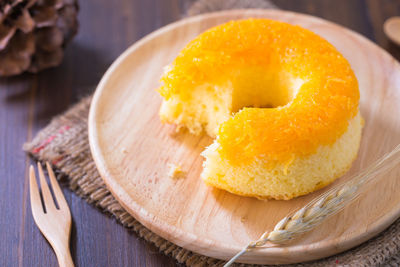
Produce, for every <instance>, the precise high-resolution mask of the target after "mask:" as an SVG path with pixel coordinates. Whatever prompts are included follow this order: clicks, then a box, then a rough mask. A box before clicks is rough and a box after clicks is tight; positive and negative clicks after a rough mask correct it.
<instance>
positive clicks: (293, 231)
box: [224, 145, 400, 267]
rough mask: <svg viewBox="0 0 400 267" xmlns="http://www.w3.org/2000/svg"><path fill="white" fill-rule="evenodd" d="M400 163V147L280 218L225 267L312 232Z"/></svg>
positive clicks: (225, 266)
mask: <svg viewBox="0 0 400 267" xmlns="http://www.w3.org/2000/svg"><path fill="white" fill-rule="evenodd" d="M399 162H400V145H398V146H396V148H395V149H393V150H392V151H391V152H389V153H388V154H385V155H384V156H383V157H382V158H380V159H379V160H377V161H376V162H375V163H373V164H371V165H370V166H369V167H368V168H366V169H365V170H363V171H362V172H360V173H359V174H356V175H354V176H353V177H351V178H350V179H349V181H348V182H346V183H343V184H339V185H337V186H335V187H333V188H332V189H330V190H328V191H327V192H325V193H324V194H322V195H321V196H319V197H318V198H316V199H314V200H313V201H311V202H310V203H308V204H307V205H306V206H304V207H303V208H301V209H300V210H298V211H296V212H294V213H292V214H291V215H288V216H286V217H285V218H283V219H282V220H281V221H280V222H278V223H277V224H276V226H275V228H274V230H272V231H271V232H265V233H264V234H263V235H262V236H261V237H260V238H259V239H258V240H256V241H254V242H251V243H250V244H248V245H247V246H246V247H245V248H243V249H242V250H241V251H240V252H239V253H237V254H236V255H235V256H234V257H233V258H232V259H231V260H229V261H228V262H227V263H226V264H225V265H224V267H228V266H230V265H231V264H232V263H233V262H234V261H235V260H237V259H238V258H239V257H240V256H242V255H243V254H245V253H246V252H248V251H250V250H252V249H254V248H257V247H262V246H264V245H265V244H266V243H273V244H283V243H286V242H288V241H290V240H292V239H294V238H295V237H296V236H298V235H300V234H302V233H304V232H307V231H310V230H312V229H313V228H314V227H315V226H317V225H318V224H320V223H321V222H322V221H323V220H324V219H326V218H327V217H329V216H332V215H334V214H335V213H337V212H339V211H340V210H342V209H343V208H344V207H345V206H347V205H348V204H349V203H351V202H352V201H354V200H355V199H356V198H357V197H358V196H360V194H361V193H362V192H363V189H365V188H366V186H364V185H366V184H367V183H369V182H370V181H372V180H373V179H372V178H374V177H376V176H377V175H382V174H384V173H385V172H387V171H389V170H390V169H392V168H393V167H394V166H396V165H397V164H398V163H399Z"/></svg>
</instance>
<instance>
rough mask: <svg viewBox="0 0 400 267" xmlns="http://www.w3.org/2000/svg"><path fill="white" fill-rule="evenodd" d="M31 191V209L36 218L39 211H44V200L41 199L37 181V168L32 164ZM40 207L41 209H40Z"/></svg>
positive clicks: (30, 175) (30, 170)
mask: <svg viewBox="0 0 400 267" xmlns="http://www.w3.org/2000/svg"><path fill="white" fill-rule="evenodd" d="M29 192H30V198H31V209H32V214H33V217H34V218H36V215H37V214H38V212H42V213H43V208H42V200H41V199H40V194H39V187H38V185H37V182H36V175H35V169H34V168H33V166H32V165H31V167H30V168H29ZM38 207H39V209H40V210H38Z"/></svg>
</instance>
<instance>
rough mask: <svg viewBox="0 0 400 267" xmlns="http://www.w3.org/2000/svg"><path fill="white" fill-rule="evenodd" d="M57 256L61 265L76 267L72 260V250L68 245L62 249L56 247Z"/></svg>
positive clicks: (63, 266)
mask: <svg viewBox="0 0 400 267" xmlns="http://www.w3.org/2000/svg"><path fill="white" fill-rule="evenodd" d="M55 252H56V256H57V260H58V264H59V266H60V267H74V262H73V261H72V257H71V252H70V251H69V248H68V247H64V248H63V249H62V250H59V249H56V250H55Z"/></svg>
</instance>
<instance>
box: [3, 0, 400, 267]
mask: <svg viewBox="0 0 400 267" xmlns="http://www.w3.org/2000/svg"><path fill="white" fill-rule="evenodd" d="M0 1H2V0H0ZM274 3H276V4H277V5H278V6H279V7H281V8H282V9H286V10H292V11H297V12H302V13H307V14H312V15H316V16H319V17H322V18H325V19H327V20H331V21H334V22H337V23H339V24H341V25H344V26H346V27H348V28H350V29H352V30H354V31H356V32H359V33H361V34H362V35H364V36H366V37H367V38H369V39H371V40H372V41H374V42H376V43H377V44H378V45H380V46H381V47H383V48H384V49H386V50H388V51H389V52H390V53H391V54H392V55H394V56H395V57H396V58H397V59H399V58H400V49H399V48H397V47H396V46H395V45H393V44H391V43H390V42H388V41H387V39H386V37H385V35H384V33H383V31H382V25H383V22H384V20H385V19H386V18H388V17H390V16H395V15H400V1H398V0H365V1H364V0H297V1H293V0H275V1H274ZM188 5H189V2H188V1H183V0H181V1H178V0H113V1H109V0H85V1H83V0H82V1H80V7H81V10H80V14H79V21H80V30H79V34H78V35H77V37H76V38H75V40H74V41H73V43H72V44H70V46H69V47H68V48H67V51H66V55H65V60H64V62H63V63H62V65H61V66H59V67H57V68H54V69H51V70H47V71H44V72H42V73H40V74H38V75H31V74H24V75H22V76H19V77H15V78H7V79H4V78H3V79H0V156H1V158H0V266H56V265H57V260H56V257H55V255H54V253H53V251H52V249H51V248H50V246H49V244H48V243H47V242H46V240H45V239H44V238H43V236H42V235H41V234H40V232H39V230H38V228H37V227H36V225H35V224H34V221H33V218H32V215H31V211H30V203H29V184H28V175H27V173H28V172H27V170H28V166H29V164H30V163H31V160H30V159H29V158H28V157H27V156H26V155H25V153H24V152H23V151H22V149H21V147H22V144H23V143H24V142H25V141H27V140H30V139H32V137H33V136H34V135H35V133H36V132H38V131H39V130H40V129H41V128H42V127H44V126H45V125H46V124H47V123H48V122H49V121H50V119H51V118H52V117H53V116H55V115H57V114H59V113H61V112H63V111H64V110H66V109H67V108H68V107H69V106H70V105H71V104H73V103H75V102H77V101H78V100H79V98H81V97H82V96H85V95H88V94H90V93H91V92H93V90H94V88H95V86H96V84H97V83H98V82H99V80H100V78H101V77H102V75H103V73H104V72H105V71H106V69H107V68H108V66H109V65H110V64H111V63H112V61H113V60H114V59H115V58H116V57H117V56H118V55H119V54H120V53H121V52H122V51H124V50H125V49H126V48H127V47H128V46H130V45H131V44H132V43H134V42H135V41H136V40H138V39H139V38H141V37H143V36H144V35H146V34H148V33H150V32H152V31H153V30H155V29H157V28H159V27H161V26H164V25H166V24H168V23H170V22H173V21H175V20H178V19H179V18H180V17H181V14H182V13H183V12H184V10H185V8H187V6H188ZM376 67H377V68H379V66H376ZM64 193H65V195H66V199H67V201H68V203H69V205H70V209H71V212H72V216H73V221H74V223H73V231H72V240H71V247H72V255H73V259H74V261H75V263H76V265H77V266H175V265H177V263H176V261H175V260H173V259H172V258H170V257H167V256H164V255H162V254H160V253H159V252H158V251H157V249H156V248H155V247H154V246H152V245H150V244H148V243H146V242H145V241H143V240H142V239H140V238H139V237H138V236H137V235H136V234H134V233H131V232H128V231H127V230H126V229H124V228H123V227H122V226H121V225H119V224H118V223H117V222H115V220H113V219H110V218H109V217H108V216H107V215H104V214H102V213H100V212H99V211H98V210H96V208H94V207H92V206H90V205H88V204H87V203H86V202H85V201H84V200H82V199H81V198H79V197H77V196H76V195H75V194H74V193H72V192H70V191H69V190H67V189H65V190H64Z"/></svg>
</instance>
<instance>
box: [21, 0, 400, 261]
mask: <svg viewBox="0 0 400 267" xmlns="http://www.w3.org/2000/svg"><path fill="white" fill-rule="evenodd" d="M233 8H276V7H275V6H274V5H273V4H271V3H270V2H267V1H264V0H225V1H221V0H199V1H196V2H194V3H193V4H192V5H191V7H190V8H189V9H188V11H187V13H186V14H187V15H189V16H190V15H195V14H199V13H204V12H208V11H217V10H223V9H233ZM90 101H91V96H89V97H87V98H85V99H82V100H81V101H80V102H79V103H78V104H76V105H75V106H73V107H71V108H70V109H69V110H68V111H66V112H65V113H64V114H62V115H60V116H58V117H55V118H54V119H53V120H52V121H51V122H50V124H49V125H48V126H47V127H45V128H44V129H43V130H41V131H40V132H39V133H38V134H37V135H36V137H35V138H34V139H33V140H32V141H30V142H28V143H26V144H25V145H24V150H25V151H27V152H28V153H29V154H30V155H31V156H33V157H34V158H36V159H38V160H40V161H42V162H44V161H49V162H51V163H52V164H53V167H54V168H55V169H56V172H57V173H58V176H59V177H64V179H66V180H67V181H68V184H69V187H70V189H71V190H72V191H74V192H75V193H76V194H77V195H79V196H81V197H82V198H84V199H85V200H86V201H87V202H88V203H90V204H93V205H95V206H96V207H98V208H99V209H100V210H101V211H103V212H107V213H109V214H111V215H113V216H114V217H115V218H116V220H117V221H118V222H120V223H121V224H122V225H123V226H124V227H126V228H127V229H129V230H131V231H134V232H136V233H137V235H139V236H140V237H142V238H143V239H145V240H146V241H148V242H151V243H153V244H154V245H155V246H156V247H157V248H158V249H159V250H160V252H162V253H164V254H166V255H169V256H171V257H173V258H175V259H176V260H177V261H178V262H179V263H182V264H185V265H187V266H222V264H223V262H222V261H220V260H217V259H213V258H209V257H205V256H201V255H198V254H196V253H193V252H191V251H188V250H186V249H183V248H181V247H179V246H176V245H174V244H172V243H171V242H169V241H167V240H165V239H163V238H161V237H160V236H158V235H156V234H154V233H152V232H151V231H150V230H148V229H147V228H146V227H144V226H143V225H141V224H140V223H139V222H138V221H136V220H135V219H134V218H133V217H132V216H131V215H130V214H129V213H128V212H126V211H125V210H124V209H123V208H122V207H121V205H120V204H119V203H118V202H117V201H116V200H115V198H114V197H113V196H112V195H111V193H110V191H108V189H107V188H106V186H105V184H104V183H103V181H102V179H101V177H100V176H99V173H98V172H97V169H96V166H95V164H94V161H93V159H92V156H91V153H90V149H89V143H88V134H87V123H88V121H87V118H88V112H89V106H90ZM237 266H247V265H244V264H237ZM287 266H310V267H311V266H400V219H399V220H397V221H396V222H395V223H393V224H392V225H391V226H390V227H389V228H388V229H386V230H385V231H384V232H383V233H381V234H380V235H379V236H377V237H375V238H373V239H371V240H369V241H368V242H365V243H364V244H362V245H360V246H358V247H356V248H353V249H352V250H349V251H347V252H344V253H341V254H338V255H335V256H332V257H329V258H325V259H322V260H318V261H313V262H309V263H302V264H296V265H287Z"/></svg>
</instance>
